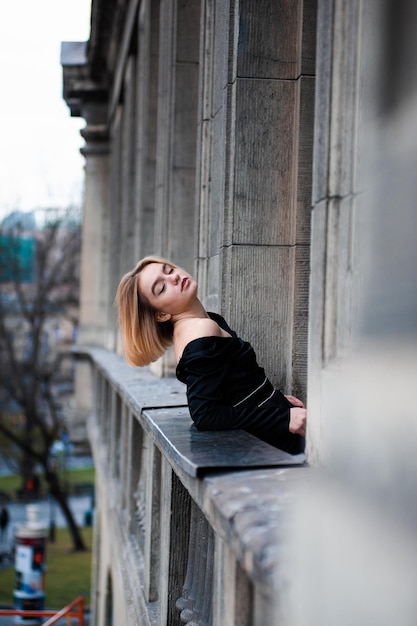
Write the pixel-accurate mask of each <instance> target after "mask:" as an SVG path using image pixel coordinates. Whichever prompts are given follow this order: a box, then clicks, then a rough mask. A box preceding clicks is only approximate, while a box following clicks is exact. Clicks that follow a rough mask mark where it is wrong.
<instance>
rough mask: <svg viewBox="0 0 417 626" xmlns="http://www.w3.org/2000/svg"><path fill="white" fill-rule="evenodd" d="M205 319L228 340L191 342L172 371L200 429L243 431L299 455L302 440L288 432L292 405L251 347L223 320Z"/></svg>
mask: <svg viewBox="0 0 417 626" xmlns="http://www.w3.org/2000/svg"><path fill="white" fill-rule="evenodd" d="M209 316H210V317H211V319H213V320H214V321H215V322H217V324H219V326H220V327H221V328H223V330H225V331H226V332H228V333H230V335H231V337H201V338H199V339H194V340H193V341H190V343H189V344H187V346H186V347H185V350H184V352H183V354H182V357H181V359H180V360H179V362H178V365H177V370H176V375H177V378H178V380H180V381H181V382H183V383H185V384H186V385H187V398H188V405H189V409H190V414H191V417H192V419H193V421H194V423H195V425H196V427H197V428H198V430H236V429H242V430H246V431H247V432H249V433H251V434H253V435H255V436H256V437H259V439H262V440H264V441H266V442H268V443H270V444H272V445H273V446H275V447H277V448H280V449H281V450H284V451H285V452H289V453H290V454H299V453H300V452H303V451H304V437H301V436H300V435H295V434H293V433H290V431H289V429H288V427H289V421H290V408H291V407H292V404H291V403H290V402H289V401H288V400H287V399H286V398H285V396H284V395H283V394H282V393H281V392H280V391H278V390H277V389H274V387H273V386H272V384H271V382H270V381H269V380H268V378H267V377H266V376H265V371H264V369H263V368H262V367H260V366H259V365H258V363H257V361H256V354H255V351H254V349H253V348H252V346H251V345H250V343H248V342H247V341H243V339H240V338H239V337H238V336H237V334H236V333H235V331H233V330H231V329H230V328H229V326H228V324H227V323H226V321H225V320H224V318H223V317H222V316H221V315H218V314H217V313H209Z"/></svg>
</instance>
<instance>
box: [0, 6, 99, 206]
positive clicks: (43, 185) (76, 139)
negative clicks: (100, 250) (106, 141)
mask: <svg viewBox="0 0 417 626" xmlns="http://www.w3.org/2000/svg"><path fill="white" fill-rule="evenodd" d="M90 8H91V0H10V2H5V0H4V1H3V2H2V9H1V18H0V76H1V85H2V88H1V99H0V218H1V217H3V216H4V215H6V214H7V213H9V212H10V211H12V210H14V209H20V210H25V211H28V210H31V209H35V208H38V207H41V208H47V207H50V206H60V207H66V206H68V205H69V204H72V203H79V202H80V201H81V197H82V184H83V167H84V158H83V157H82V156H81V154H80V153H79V149H80V147H81V146H82V145H83V144H84V141H83V139H82V137H81V136H80V133H79V130H80V129H81V128H83V126H85V122H84V120H82V119H80V118H71V117H70V114H69V109H68V107H67V105H66V103H65V102H64V100H63V98H62V68H61V65H60V48H61V42H62V41H85V40H87V39H88V38H89V32H90Z"/></svg>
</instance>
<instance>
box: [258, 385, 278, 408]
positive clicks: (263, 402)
mask: <svg viewBox="0 0 417 626" xmlns="http://www.w3.org/2000/svg"><path fill="white" fill-rule="evenodd" d="M274 393H275V389H274V390H273V391H272V393H271V395H270V396H268V397H267V398H265V400H262V402H261V404H258V409H259V407H260V406H262V405H263V404H265V402H268V400H270V399H271V398H272V396H273V395H274Z"/></svg>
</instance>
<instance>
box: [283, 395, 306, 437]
mask: <svg viewBox="0 0 417 626" xmlns="http://www.w3.org/2000/svg"><path fill="white" fill-rule="evenodd" d="M287 397H288V396H287ZM290 397H291V396H290ZM290 402H292V401H291V400H290ZM301 404H302V403H301ZM306 424H307V411H306V409H304V408H299V407H294V408H293V409H290V426H289V431H290V433H294V434H295V435H302V436H303V437H304V436H305V434H306Z"/></svg>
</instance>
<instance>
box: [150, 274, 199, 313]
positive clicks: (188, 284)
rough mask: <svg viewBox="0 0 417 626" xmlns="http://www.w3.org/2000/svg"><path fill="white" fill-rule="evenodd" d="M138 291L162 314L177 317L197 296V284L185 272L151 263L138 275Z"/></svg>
mask: <svg viewBox="0 0 417 626" xmlns="http://www.w3.org/2000/svg"><path fill="white" fill-rule="evenodd" d="M138 289H139V290H140V293H141V294H142V295H143V296H144V297H145V298H146V300H147V301H148V302H149V304H150V305H151V306H152V307H153V308H154V309H156V311H158V312H160V313H167V314H170V315H177V314H178V313H183V312H184V311H186V310H187V309H188V307H189V306H190V304H191V303H192V302H193V301H194V300H195V298H196V296H197V283H196V281H195V280H194V279H193V278H192V277H191V276H190V274H188V273H187V272H186V271H185V270H183V269H181V268H179V267H172V266H171V265H169V264H168V263H150V264H149V265H146V266H145V267H144V268H143V270H142V271H141V272H140V273H139V274H138Z"/></svg>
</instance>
